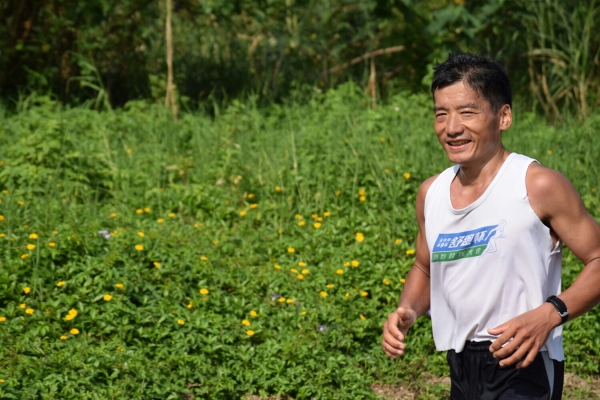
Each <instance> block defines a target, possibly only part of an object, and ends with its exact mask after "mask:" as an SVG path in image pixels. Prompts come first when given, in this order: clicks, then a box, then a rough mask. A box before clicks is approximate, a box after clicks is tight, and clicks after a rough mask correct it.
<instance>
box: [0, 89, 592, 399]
mask: <svg viewBox="0 0 600 400" xmlns="http://www.w3.org/2000/svg"><path fill="white" fill-rule="evenodd" d="M369 104H370V103H369V100H368V99H366V98H365V97H364V95H363V94H362V92H361V90H360V89H358V88H356V87H353V86H351V85H346V86H342V87H340V88H339V89H338V90H332V91H329V92H327V93H326V94H315V95H314V96H313V97H312V99H311V100H310V101H306V102H303V103H293V104H287V105H274V106H272V107H270V108H268V109H262V110H259V109H257V108H256V107H254V106H253V102H252V100H251V99H250V100H248V101H247V102H236V103H234V104H233V105H231V106H230V107H228V108H227V109H226V110H218V112H217V113H216V115H215V116H214V117H208V116H206V115H203V114H198V115H195V114H193V113H188V114H185V115H183V116H182V117H181V119H180V121H179V123H177V124H174V123H173V122H172V119H171V118H170V117H169V115H166V114H165V113H164V112H163V109H162V107H158V106H152V105H148V104H146V103H130V104H129V105H128V107H127V108H126V109H125V110H119V111H114V112H104V113H100V112H94V111H89V110H85V109H64V108H61V107H60V106H59V105H58V104H55V103H53V102H52V101H50V100H48V99H46V98H41V97H37V98H34V97H32V98H29V99H26V100H24V101H22V102H21V103H20V106H19V112H18V113H16V114H8V113H4V114H3V115H2V116H0V118H1V119H2V124H1V125H0V126H1V128H0V140H2V146H0V160H2V161H1V164H2V166H1V167H0V189H1V190H2V194H0V199H1V204H0V215H1V216H2V217H1V218H0V236H1V237H0V243H1V246H0V288H1V289H0V317H1V318H0V340H1V342H2V343H3V346H2V347H0V354H1V358H0V380H1V382H0V397H1V398H14V399H37V398H48V399H51V398H79V399H106V398H111V399H112V398H115V399H121V398H123V399H124V398H143V399H149V398H156V399H164V398H170V399H179V398H182V396H184V398H187V399H191V398H197V399H198V398H207V399H208V398H210V399H230V398H240V397H242V396H244V395H249V394H259V395H267V394H273V395H289V396H292V397H293V398H298V399H300V398H306V399H311V398H323V399H329V398H338V399H343V398H344V399H345V398H353V399H354V398H373V397H374V396H375V395H374V394H373V391H372V390H371V385H372V384H373V383H374V382H377V383H380V384H398V383H401V384H403V385H404V386H406V387H408V388H410V389H411V390H412V391H413V392H414V393H415V394H416V395H417V396H418V397H419V398H432V399H436V398H444V396H447V393H448V391H447V387H446V386H444V385H443V384H437V383H436V384H431V382H432V381H435V380H432V379H429V378H431V377H441V376H444V375H445V374H447V373H448V371H447V366H446V363H445V355H444V354H442V353H436V352H435V350H434V345H433V340H432V336H431V332H430V329H431V324H430V320H428V319H427V318H422V319H421V320H419V321H418V322H417V324H416V326H415V327H414V328H413V330H412V332H411V334H410V337H409V339H408V344H409V346H410V347H409V349H410V350H409V351H408V353H407V355H406V356H405V357H404V358H403V359H402V360H389V359H387V358H386V357H385V355H384V354H383V352H382V350H381V346H380V335H381V325H382V323H383V321H384V320H385V318H386V315H387V314H388V313H389V312H391V311H393V310H394V309H395V305H396V302H397V299H398V296H399V294H400V291H401V290H402V285H403V282H404V277H405V276H406V274H407V272H408V270H409V268H410V266H411V263H412V260H413V258H414V239H415V234H416V224H415V222H414V211H413V204H414V201H415V195H416V191H417V189H418V187H419V184H420V182H421V181H422V180H424V179H425V178H427V177H429V176H430V175H432V174H434V173H436V172H439V171H440V170H442V169H443V168H445V167H447V166H448V165H449V164H448V162H447V160H446V158H445V155H444V154H443V151H442V150H441V148H440V146H439V144H437V142H436V139H435V136H434V134H433V133H432V112H431V100H430V98H429V97H427V96H426V95H400V96H397V97H395V98H393V99H390V100H389V101H388V102H387V103H386V104H385V105H381V106H380V107H379V108H378V109H377V110H372V109H370V108H369ZM599 130H600V118H592V119H590V120H588V122H587V123H586V124H576V123H573V124H566V125H564V126H561V127H557V128H555V127H552V126H549V125H547V124H546V123H545V122H543V121H542V120H540V119H539V118H537V117H535V116H534V115H530V114H525V113H519V112H518V111H517V112H516V116H515V124H514V126H513V127H512V128H511V129H510V130H509V131H508V132H507V133H506V137H505V139H506V140H505V143H506V145H507V147H508V149H509V150H512V151H516V152H520V153H524V154H527V155H530V156H532V157H535V158H537V159H538V160H540V161H541V162H542V163H543V164H545V165H547V166H550V167H553V168H557V169H559V170H560V171H562V172H563V173H564V174H565V175H566V176H567V177H568V178H570V179H571V180H572V182H573V183H574V184H575V186H576V187H577V189H578V190H579V192H580V193H581V195H582V197H583V199H584V202H585V204H586V206H587V207H588V209H589V210H590V212H591V213H592V215H594V216H595V217H596V218H598V217H600V201H599V200H600V199H599V196H598V191H600V181H599V177H600V171H599V167H598V164H597V160H598V156H599V155H600V144H599V143H598V141H597V140H595V139H596V135H597V132H598V131H599ZM564 264H565V267H564V274H563V277H564V283H565V285H568V284H569V283H570V282H572V280H573V279H574V277H575V276H576V275H577V273H578V271H579V270H580V269H581V265H580V263H579V262H578V261H577V260H576V259H574V257H573V256H572V255H571V254H570V253H568V252H566V253H565V263H564ZM599 323H600V314H599V313H598V310H597V309H594V310H593V311H592V312H590V313H589V314H587V315H586V316H584V317H582V318H580V319H578V320H576V321H574V322H571V323H569V324H567V327H566V333H565V337H566V340H565V342H566V344H565V347H566V353H567V357H568V358H567V365H566V368H567V371H569V372H571V373H574V374H576V375H578V376H582V377H591V376H594V375H596V374H597V373H598V362H599V361H600V353H599V350H598V349H600V339H599V336H598V334H597V331H598V329H599V328H600V324H599ZM427 382H430V384H426V383H427ZM577 396H581V397H582V398H589V397H590V396H591V395H590V393H589V389H586V388H582V389H576V390H574V391H573V393H572V397H571V398H576V397H577Z"/></svg>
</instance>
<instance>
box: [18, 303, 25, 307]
mask: <svg viewBox="0 0 600 400" xmlns="http://www.w3.org/2000/svg"><path fill="white" fill-rule="evenodd" d="M25 307H27V304H26V303H21V304H19V308H25Z"/></svg>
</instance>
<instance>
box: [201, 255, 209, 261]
mask: <svg viewBox="0 0 600 400" xmlns="http://www.w3.org/2000/svg"><path fill="white" fill-rule="evenodd" d="M200 260H202V261H208V257H206V256H200Z"/></svg>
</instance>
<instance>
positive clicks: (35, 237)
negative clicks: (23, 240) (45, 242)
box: [29, 233, 38, 239]
mask: <svg viewBox="0 0 600 400" xmlns="http://www.w3.org/2000/svg"><path fill="white" fill-rule="evenodd" d="M37 238H38V235H37V233H32V234H31V235H29V239H37Z"/></svg>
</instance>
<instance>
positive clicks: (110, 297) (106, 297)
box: [103, 293, 112, 301]
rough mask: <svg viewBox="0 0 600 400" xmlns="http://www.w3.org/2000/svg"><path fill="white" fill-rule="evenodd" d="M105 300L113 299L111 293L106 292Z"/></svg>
mask: <svg viewBox="0 0 600 400" xmlns="http://www.w3.org/2000/svg"><path fill="white" fill-rule="evenodd" d="M103 299H104V301H111V300H112V296H111V295H110V294H108V293H107V294H105V295H104V297H103Z"/></svg>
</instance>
